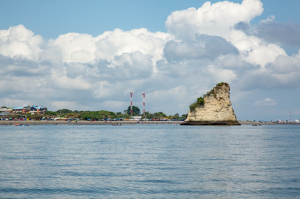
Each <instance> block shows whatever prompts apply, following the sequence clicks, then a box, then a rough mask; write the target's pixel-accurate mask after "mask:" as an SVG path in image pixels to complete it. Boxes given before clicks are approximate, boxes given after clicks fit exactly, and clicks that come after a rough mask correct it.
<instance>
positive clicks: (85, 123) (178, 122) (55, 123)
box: [0, 120, 182, 126]
mask: <svg viewBox="0 0 300 199" xmlns="http://www.w3.org/2000/svg"><path fill="white" fill-rule="evenodd" d="M181 122H182V121H109V122H108V121H95V122H91V121H84V120H80V121H77V122H75V121H70V122H68V121H7V120H6V121H0V125H15V124H22V125H25V124H27V125H113V126H114V125H116V126H117V125H136V124H144V125H149V124H180V123H181Z"/></svg>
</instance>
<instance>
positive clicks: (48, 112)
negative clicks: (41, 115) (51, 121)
mask: <svg viewBox="0 0 300 199" xmlns="http://www.w3.org/2000/svg"><path fill="white" fill-rule="evenodd" d="M46 115H53V116H56V115H57V112H53V111H47V112H46Z"/></svg>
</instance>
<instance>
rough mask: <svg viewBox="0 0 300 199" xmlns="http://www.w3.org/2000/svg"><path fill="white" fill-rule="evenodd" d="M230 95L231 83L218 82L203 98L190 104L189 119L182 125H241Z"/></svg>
mask: <svg viewBox="0 0 300 199" xmlns="http://www.w3.org/2000/svg"><path fill="white" fill-rule="evenodd" d="M229 96H230V87H229V84H227V83H223V82H221V83H219V84H217V85H216V87H214V88H213V89H212V90H211V91H210V92H208V93H207V94H205V95H204V96H203V98H202V97H200V98H198V99H197V101H196V102H195V103H193V104H191V105H190V111H189V112H188V116H187V119H186V120H185V121H184V122H183V123H181V125H240V123H238V121H237V119H236V116H235V114H234V110H233V108H232V107H231V102H230V99H229Z"/></svg>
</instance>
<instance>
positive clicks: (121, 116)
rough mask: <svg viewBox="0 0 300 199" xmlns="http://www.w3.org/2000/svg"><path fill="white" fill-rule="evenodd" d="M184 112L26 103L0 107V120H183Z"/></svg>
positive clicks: (134, 107) (184, 117)
mask: <svg viewBox="0 0 300 199" xmlns="http://www.w3.org/2000/svg"><path fill="white" fill-rule="evenodd" d="M186 116H187V115H186V114H183V115H182V116H179V114H178V113H177V114H175V115H169V116H167V115H166V114H164V113H162V112H157V113H149V112H145V113H144V114H140V109H139V108H138V107H136V106H133V112H132V114H131V113H130V107H128V110H124V111H123V113H122V112H116V113H115V112H111V111H105V110H101V111H77V110H74V111H72V110H69V109H60V110H57V111H48V109H47V107H44V106H35V105H27V106H20V107H6V106H2V107H1V108H0V120H12V121H30V120H32V121H40V120H48V121H79V120H85V121H140V120H143V121H184V120H185V119H186Z"/></svg>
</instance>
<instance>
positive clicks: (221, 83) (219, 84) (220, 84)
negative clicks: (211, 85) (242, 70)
mask: <svg viewBox="0 0 300 199" xmlns="http://www.w3.org/2000/svg"><path fill="white" fill-rule="evenodd" d="M223 84H225V85H226V86H228V83H226V82H220V83H218V84H216V86H222V85H223Z"/></svg>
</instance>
